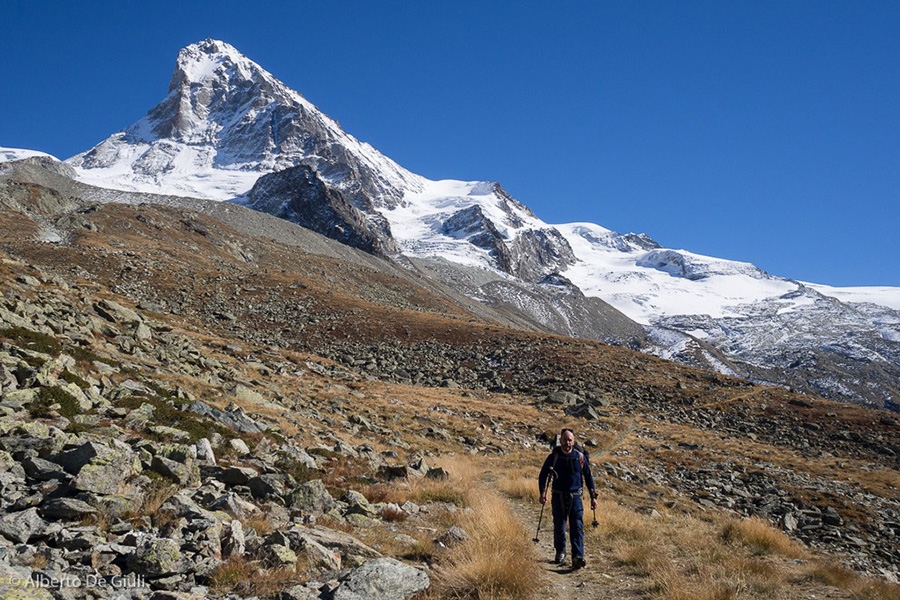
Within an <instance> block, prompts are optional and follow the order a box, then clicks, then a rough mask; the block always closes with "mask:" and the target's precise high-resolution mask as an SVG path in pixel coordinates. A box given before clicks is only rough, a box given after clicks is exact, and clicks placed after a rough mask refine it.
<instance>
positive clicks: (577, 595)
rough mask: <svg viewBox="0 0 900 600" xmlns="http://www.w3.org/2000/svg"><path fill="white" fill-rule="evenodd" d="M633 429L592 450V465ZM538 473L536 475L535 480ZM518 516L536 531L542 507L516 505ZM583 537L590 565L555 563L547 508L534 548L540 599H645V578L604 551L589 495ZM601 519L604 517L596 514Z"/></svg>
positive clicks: (630, 426)
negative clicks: (541, 585)
mask: <svg viewBox="0 0 900 600" xmlns="http://www.w3.org/2000/svg"><path fill="white" fill-rule="evenodd" d="M633 430H634V420H633V419H632V420H630V421H629V422H628V423H627V424H626V426H625V427H624V428H623V429H622V431H621V432H620V433H619V434H618V435H617V436H616V437H615V438H614V439H613V440H611V441H610V442H609V443H608V444H606V445H605V446H604V447H602V448H597V449H594V450H592V451H591V453H590V457H591V464H592V465H594V469H596V465H597V464H600V461H601V460H602V459H603V458H604V456H605V455H606V454H608V453H609V452H611V451H612V450H613V449H615V448H616V447H617V446H619V445H621V444H622V443H623V442H624V441H625V440H626V439H627V438H628V436H629V435H630V434H631V432H632V431H633ZM536 477H537V473H535V478H536ZM513 506H514V510H515V512H516V514H517V515H518V517H519V518H520V519H521V520H522V522H523V523H524V524H525V526H526V531H530V532H537V528H538V520H539V519H540V518H541V517H540V510H541V507H540V505H539V504H537V503H534V504H525V503H519V502H516V503H514V504H513ZM584 508H585V513H584V519H585V523H584V534H585V535H584V537H585V559H586V561H587V566H586V567H584V568H583V569H578V570H573V569H572V568H571V556H569V557H568V564H567V565H557V564H554V563H553V557H554V553H555V551H554V548H553V517H552V516H551V514H550V505H549V503H548V504H547V507H546V508H545V509H544V515H543V519H541V522H540V526H541V527H540V531H539V532H538V536H537V539H538V541H537V543H536V544H535V547H536V549H537V554H538V562H537V565H536V566H537V567H538V568H540V569H541V571H542V575H543V578H544V580H545V581H546V590H545V592H544V593H543V595H542V596H541V598H542V599H545V598H546V599H547V600H556V599H559V600H563V599H566V600H572V599H579V600H588V599H594V598H598V599H599V598H602V599H604V600H636V599H638V598H646V597H648V596H647V593H646V588H647V581H646V579H643V578H639V577H635V576H633V575H630V574H629V573H628V572H627V571H626V570H625V569H624V568H623V567H622V566H621V565H619V564H618V563H617V561H615V560H614V559H613V557H612V556H611V555H610V550H609V548H604V547H603V546H602V542H601V540H600V536H599V535H596V534H595V532H594V530H593V529H592V528H591V522H592V521H593V518H594V515H593V514H592V513H591V510H590V500H589V499H588V497H587V493H585V496H584ZM597 517H598V518H601V517H602V516H601V515H599V514H598V515H597Z"/></svg>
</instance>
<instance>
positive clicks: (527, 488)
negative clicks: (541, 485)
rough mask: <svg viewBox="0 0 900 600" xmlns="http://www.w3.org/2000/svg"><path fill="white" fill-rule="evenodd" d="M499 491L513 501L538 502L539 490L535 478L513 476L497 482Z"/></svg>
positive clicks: (519, 475) (507, 476) (502, 478)
mask: <svg viewBox="0 0 900 600" xmlns="http://www.w3.org/2000/svg"><path fill="white" fill-rule="evenodd" d="M497 489H499V490H500V491H501V492H503V493H504V494H505V495H506V496H508V497H509V498H512V499H513V500H523V501H525V502H537V500H538V489H537V481H536V479H535V477H525V476H524V475H521V474H512V475H506V476H505V477H501V478H500V479H498V480H497Z"/></svg>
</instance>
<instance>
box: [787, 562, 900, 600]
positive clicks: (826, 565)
mask: <svg viewBox="0 0 900 600" xmlns="http://www.w3.org/2000/svg"><path fill="white" fill-rule="evenodd" d="M802 578H803V579H804V580H806V581H812V582H816V583H821V584H825V585H828V586H831V587H835V588H838V589H840V590H845V591H847V592H848V593H850V595H851V597H852V598H854V600H896V599H897V598H900V585H897V584H894V583H890V582H887V581H882V580H875V579H872V578H869V577H865V576H862V575H860V574H859V573H857V572H856V571H853V570H851V569H848V568H847V567H844V566H843V565H840V564H837V563H835V562H834V561H830V560H829V561H816V562H813V563H812V564H810V565H809V566H808V567H807V569H806V570H805V572H804V574H803V577H802Z"/></svg>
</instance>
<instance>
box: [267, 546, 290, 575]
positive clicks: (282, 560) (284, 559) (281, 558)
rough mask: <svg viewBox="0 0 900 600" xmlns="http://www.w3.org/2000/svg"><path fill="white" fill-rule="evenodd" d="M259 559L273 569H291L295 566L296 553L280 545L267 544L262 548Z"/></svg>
mask: <svg viewBox="0 0 900 600" xmlns="http://www.w3.org/2000/svg"><path fill="white" fill-rule="evenodd" d="M261 558H262V560H263V562H264V563H266V565H268V566H269V567H271V568H273V569H277V568H280V567H290V568H293V567H294V566H295V565H296V564H297V553H296V552H294V551H293V550H291V549H290V548H288V547H287V546H283V545H281V544H267V545H265V546H263V548H262V552H261Z"/></svg>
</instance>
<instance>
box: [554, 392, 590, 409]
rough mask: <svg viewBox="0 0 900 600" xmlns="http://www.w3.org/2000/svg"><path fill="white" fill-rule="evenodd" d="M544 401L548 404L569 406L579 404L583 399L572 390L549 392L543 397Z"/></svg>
mask: <svg viewBox="0 0 900 600" xmlns="http://www.w3.org/2000/svg"><path fill="white" fill-rule="evenodd" d="M544 401H545V402H549V403H550V404H562V405H563V406H570V405H575V404H581V403H583V402H584V399H583V398H582V397H581V396H579V395H577V394H573V393H572V392H550V393H549V394H547V396H546V397H545V398H544Z"/></svg>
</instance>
